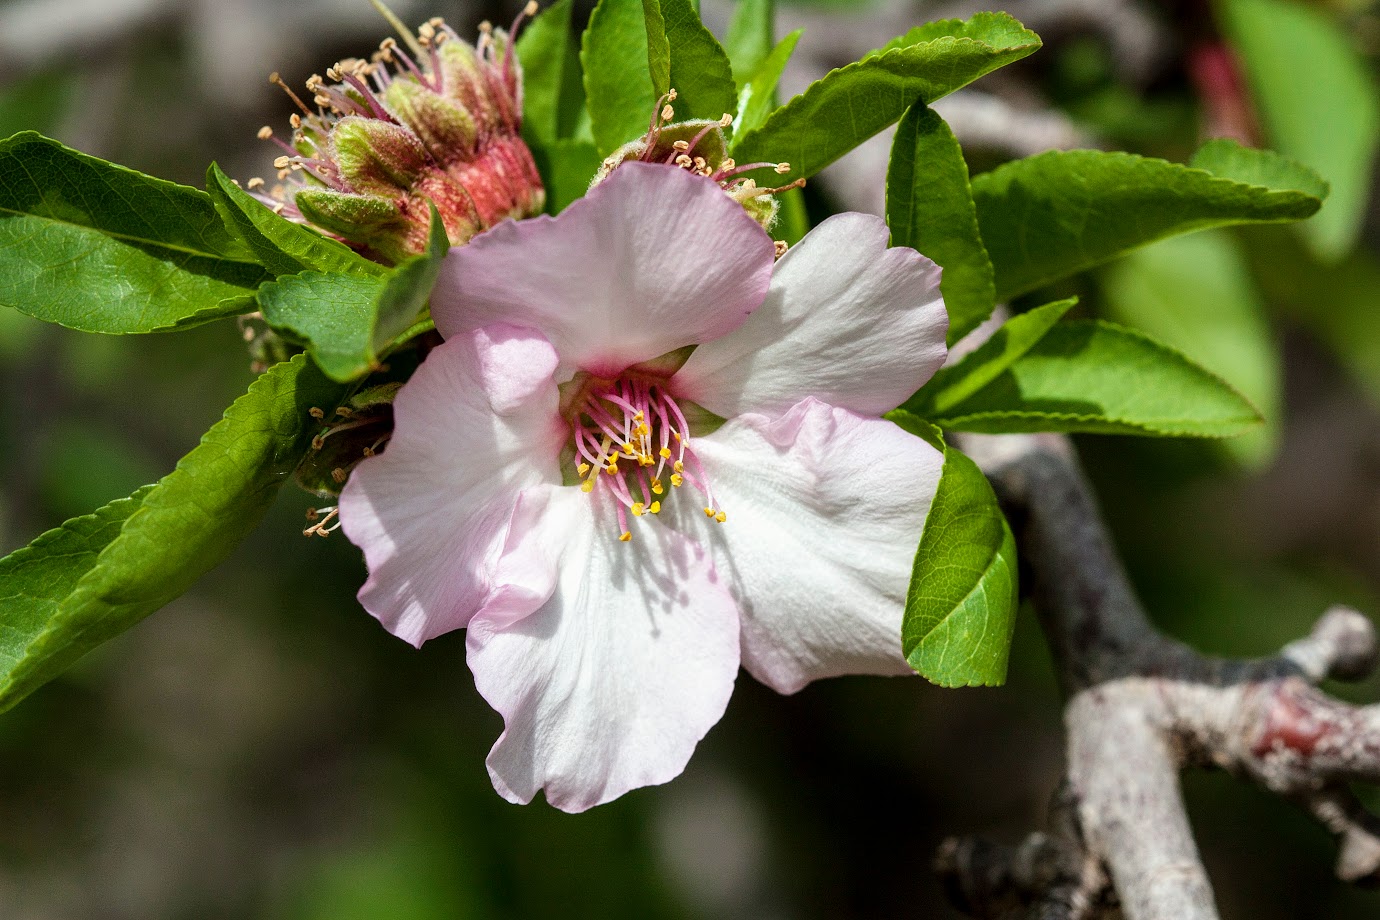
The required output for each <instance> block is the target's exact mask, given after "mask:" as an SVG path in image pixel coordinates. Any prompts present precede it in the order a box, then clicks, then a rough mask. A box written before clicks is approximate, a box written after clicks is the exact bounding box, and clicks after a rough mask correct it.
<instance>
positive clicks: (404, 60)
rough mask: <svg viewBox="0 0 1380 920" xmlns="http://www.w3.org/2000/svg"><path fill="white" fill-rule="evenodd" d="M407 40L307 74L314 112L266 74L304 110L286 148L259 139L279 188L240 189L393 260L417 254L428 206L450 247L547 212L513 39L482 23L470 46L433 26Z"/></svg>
mask: <svg viewBox="0 0 1380 920" xmlns="http://www.w3.org/2000/svg"><path fill="white" fill-rule="evenodd" d="M534 5H535V4H529V9H528V10H526V11H524V14H525V15H530V13H531V10H530V7H532V6H534ZM521 18H522V17H521V16H520V17H519V22H520V21H521ZM517 25H518V23H514V29H516V27H517ZM406 44H407V45H408V46H409V47H408V48H404V47H402V46H401V45H399V44H398V42H396V41H394V40H393V39H391V38H390V39H387V40H385V41H384V42H383V43H382V44H381V45H380V46H379V50H378V51H377V52H376V53H375V54H374V55H373V57H372V58H371V59H370V60H368V61H364V60H359V59H350V60H345V61H341V62H340V63H338V64H336V65H335V66H334V67H332V68H330V69H329V70H327V71H326V78H325V79H323V78H322V77H320V76H312V78H311V79H310V80H308V81H307V89H308V90H309V91H310V92H311V93H312V96H313V100H312V101H313V102H314V103H315V108H314V109H313V108H310V107H308V106H307V104H306V103H304V102H303V101H302V100H301V98H300V97H298V96H297V94H296V93H293V92H292V90H291V89H290V88H288V87H287V86H286V84H284V83H283V81H282V80H281V79H280V78H279V77H278V75H277V74H274V75H273V76H272V77H271V78H270V79H271V80H272V81H273V82H274V83H276V84H278V85H280V86H282V87H283V88H284V89H285V90H286V91H287V92H288V95H289V96H291V97H292V99H293V101H294V102H296V103H297V105H298V107H299V108H300V109H301V112H300V114H294V115H293V116H292V137H291V141H290V142H288V141H283V140H280V139H278V138H276V137H274V135H273V131H272V129H271V128H264V129H262V130H261V131H260V132H259V136H260V137H261V138H263V139H265V140H273V141H274V142H276V143H277V144H278V145H279V146H280V147H282V148H283V150H284V154H285V155H284V156H280V157H279V158H278V159H277V160H276V161H275V163H274V165H275V166H276V167H277V168H278V179H279V182H280V184H279V185H277V186H276V187H274V188H272V189H271V190H266V193H265V191H263V190H264V183H263V181H262V180H260V179H255V180H251V181H250V183H249V188H250V190H251V191H257V192H258V194H259V195H260V197H261V198H262V200H264V201H265V202H266V203H268V204H270V205H271V206H272V207H273V208H274V210H276V211H278V212H279V213H281V214H283V215H284V216H286V217H289V218H291V219H293V220H298V221H302V222H306V223H311V224H314V225H316V226H317V227H319V228H321V229H322V230H325V231H326V232H328V233H331V234H334V235H336V236H339V237H341V238H343V239H345V240H347V241H348V242H350V243H352V244H354V245H356V246H358V247H361V248H364V249H367V250H371V251H372V252H373V253H375V254H377V255H378V256H380V257H382V258H384V259H387V260H391V261H395V262H396V261H400V260H402V259H404V258H407V257H408V256H411V255H415V254H417V253H421V252H423V251H424V250H425V249H426V241H427V233H428V230H429V226H430V207H429V205H428V202H434V203H435V205H436V208H437V210H438V211H439V213H440V214H441V218H442V220H443V221H444V223H445V228H446V232H447V235H448V236H449V237H450V241H451V243H453V244H457V245H458V244H460V243H464V242H466V241H468V240H469V239H470V238H471V237H473V236H474V235H475V234H477V233H480V232H481V231H483V230H486V229H488V228H489V227H491V226H493V225H494V224H496V223H498V222H499V221H502V220H504V219H505V218H509V217H512V218H523V217H530V216H533V215H535V214H539V213H540V212H541V210H542V208H543V206H544V204H545V191H544V190H543V188H542V184H541V178H540V176H539V175H538V173H537V168H536V165H535V164H534V163H533V161H532V154H531V151H530V150H528V148H527V145H526V144H525V143H524V142H523V140H522V137H521V133H520V132H521V126H522V74H521V69H520V67H519V65H518V62H517V60H516V57H515V55H514V53H513V46H512V40H511V37H510V33H508V32H504V31H503V30H502V29H494V28H492V27H491V26H489V25H488V24H487V23H486V24H484V25H483V26H481V27H480V36H479V42H478V44H477V46H476V45H471V44H469V43H468V42H465V41H463V40H462V39H460V38H459V37H458V36H457V35H456V34H455V32H454V31H453V30H452V29H451V28H450V27H449V26H447V25H446V24H445V23H444V22H443V21H442V20H440V19H433V20H431V21H429V22H427V23H426V24H424V25H423V26H422V27H421V29H420V30H419V32H418V34H417V36H416V37H415V38H413V37H412V36H406ZM409 50H410V51H411V53H409Z"/></svg>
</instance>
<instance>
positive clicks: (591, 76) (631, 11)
mask: <svg viewBox="0 0 1380 920" xmlns="http://www.w3.org/2000/svg"><path fill="white" fill-rule="evenodd" d="M580 63H581V64H582V65H583V67H584V79H585V99H586V104H587V105H588V107H589V118H590V129H591V131H592V132H593V136H594V143H595V146H596V147H598V149H599V155H600V156H601V157H603V156H608V155H609V154H610V153H612V152H613V151H615V150H617V149H618V148H619V147H621V146H623V145H624V144H626V143H628V141H631V140H633V139H635V138H638V137H641V136H642V135H643V134H645V133H647V126H648V124H649V123H650V122H651V120H652V114H653V109H654V107H655V106H656V101H657V93H656V92H655V91H654V90H653V88H652V72H651V68H650V66H649V64H648V45H647V21H646V15H645V14H644V13H643V9H642V0H599V4H598V5H597V6H595V7H594V13H593V14H592V15H591V16H590V17H589V27H588V28H587V29H585V34H584V40H583V43H582V47H581V49H580Z"/></svg>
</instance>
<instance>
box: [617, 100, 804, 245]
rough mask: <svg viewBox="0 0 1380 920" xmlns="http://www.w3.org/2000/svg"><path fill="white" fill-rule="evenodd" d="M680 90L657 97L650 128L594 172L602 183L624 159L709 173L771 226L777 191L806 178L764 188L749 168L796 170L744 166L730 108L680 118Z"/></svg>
mask: <svg viewBox="0 0 1380 920" xmlns="http://www.w3.org/2000/svg"><path fill="white" fill-rule="evenodd" d="M675 101H676V91H675V90H674V89H673V90H671V91H670V92H669V93H667V94H666V95H665V96H663V97H662V98H661V99H660V100H658V102H657V111H656V114H655V115H653V116H652V122H651V125H649V126H648V128H647V133H646V134H645V135H643V136H642V137H639V138H638V139H637V140H635V141H632V142H630V143H628V144H625V145H623V146H622V147H620V148H619V149H618V150H615V151H614V152H613V153H612V154H610V155H609V156H608V158H607V159H605V160H604V162H603V165H601V166H600V167H599V172H598V174H597V175H596V176H595V177H594V183H593V184H594V185H598V184H599V183H600V182H602V181H604V180H605V179H607V178H608V177H609V175H610V174H611V173H612V172H613V171H614V170H615V169H617V168H618V167H619V166H621V165H622V164H624V163H631V162H637V163H662V164H665V165H667V166H674V167H678V168H680V169H685V170H688V171H690V172H693V173H695V174H696V175H698V176H704V177H706V178H708V179H712V180H713V181H715V182H717V183H718V184H719V186H720V187H721V188H722V189H723V190H724V192H725V193H726V194H727V195H728V196H729V197H730V198H732V199H733V200H734V201H737V202H738V203H739V204H741V205H742V206H743V208H744V209H745V210H746V211H747V212H748V214H750V215H751V216H752V218H753V219H754V220H756V221H757V222H758V223H759V224H761V225H762V228H763V229H764V230H770V229H771V227H772V224H774V223H775V222H776V213H777V211H778V210H779V209H780V204H779V203H778V202H777V200H776V196H777V195H778V194H780V193H782V192H785V191H789V190H790V189H793V188H799V187H801V186H803V185H804V184H805V180H804V179H797V180H796V181H794V182H792V183H790V184H788V185H783V186H780V187H778V188H770V187H768V188H763V187H761V186H759V185H758V184H757V183H756V181H754V180H752V179H749V178H747V175H746V174H747V173H750V172H754V171H756V170H759V169H770V170H772V171H773V172H775V173H776V174H777V175H784V174H786V173H788V172H790V171H791V167H790V164H789V163H747V164H744V165H742V166H740V165H738V164H737V163H736V162H734V160H733V158H732V157H730V156H729V155H728V140H727V138H726V137H725V136H724V128H727V127H728V126H729V125H731V124H733V116H732V115H728V114H725V115H724V116H723V117H722V118H720V119H719V120H718V121H709V120H696V121H681V122H677V121H674V119H675V115H676V112H675V108H674V107H673V106H672V103H674V102H675Z"/></svg>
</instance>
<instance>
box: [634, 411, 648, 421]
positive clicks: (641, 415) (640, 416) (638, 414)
mask: <svg viewBox="0 0 1380 920" xmlns="http://www.w3.org/2000/svg"><path fill="white" fill-rule="evenodd" d="M646 417H647V416H646V414H645V413H644V412H642V410H640V409H639V410H638V411H636V412H634V413H633V421H634V422H640V421H642V420H643V419H644V418H646Z"/></svg>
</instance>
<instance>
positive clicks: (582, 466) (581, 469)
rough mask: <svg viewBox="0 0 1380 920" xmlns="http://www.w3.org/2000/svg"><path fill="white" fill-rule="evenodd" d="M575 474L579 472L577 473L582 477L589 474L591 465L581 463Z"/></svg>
mask: <svg viewBox="0 0 1380 920" xmlns="http://www.w3.org/2000/svg"><path fill="white" fill-rule="evenodd" d="M575 472H577V473H579V474H580V475H581V476H583V475H584V474H585V473H588V472H589V464H588V463H581V464H580V465H579V466H577V467H575Z"/></svg>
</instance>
